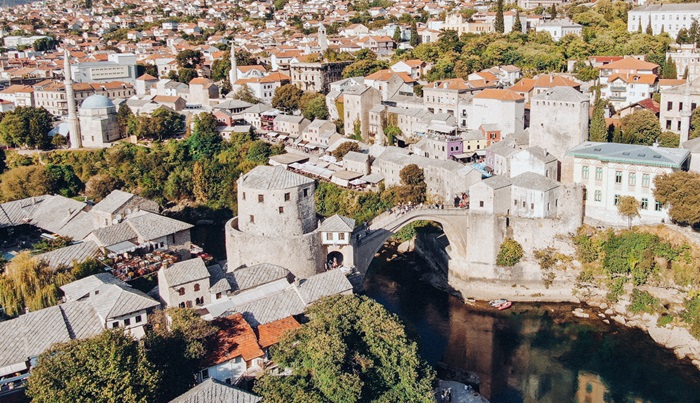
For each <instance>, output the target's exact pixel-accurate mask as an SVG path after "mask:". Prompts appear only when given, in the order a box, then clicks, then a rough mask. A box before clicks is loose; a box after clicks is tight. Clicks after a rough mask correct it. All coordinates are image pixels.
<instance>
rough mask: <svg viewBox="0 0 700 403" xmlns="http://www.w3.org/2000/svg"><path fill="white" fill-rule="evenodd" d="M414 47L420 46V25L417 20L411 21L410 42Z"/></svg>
mask: <svg viewBox="0 0 700 403" xmlns="http://www.w3.org/2000/svg"><path fill="white" fill-rule="evenodd" d="M408 43H409V44H410V45H411V46H413V47H414V48H415V47H416V46H418V26H417V25H416V21H412V22H411V39H410V40H409V42H408Z"/></svg>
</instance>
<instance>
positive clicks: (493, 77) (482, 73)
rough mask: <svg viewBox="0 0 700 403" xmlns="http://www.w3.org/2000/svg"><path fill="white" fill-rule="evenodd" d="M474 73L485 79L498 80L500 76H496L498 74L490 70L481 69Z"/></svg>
mask: <svg viewBox="0 0 700 403" xmlns="http://www.w3.org/2000/svg"><path fill="white" fill-rule="evenodd" d="M474 74H476V75H478V76H480V77H482V78H483V79H484V80H488V81H498V77H496V75H495V74H493V73H491V72H490V71H479V72H477V73H474Z"/></svg>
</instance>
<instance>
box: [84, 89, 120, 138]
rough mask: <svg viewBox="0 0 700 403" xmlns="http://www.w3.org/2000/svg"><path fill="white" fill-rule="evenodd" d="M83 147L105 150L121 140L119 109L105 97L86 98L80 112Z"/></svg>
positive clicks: (93, 96)
mask: <svg viewBox="0 0 700 403" xmlns="http://www.w3.org/2000/svg"><path fill="white" fill-rule="evenodd" d="M78 115H79V119H80V137H81V140H82V145H83V147H87V148H104V147H109V146H111V143H112V142H114V141H116V140H119V138H120V135H119V124H118V123H117V107H116V106H115V105H114V103H113V102H112V100H111V99H109V98H107V97H105V96H104V95H92V96H89V97H88V98H86V99H85V100H84V101H83V103H82V104H81V105H80V109H79V110H78Z"/></svg>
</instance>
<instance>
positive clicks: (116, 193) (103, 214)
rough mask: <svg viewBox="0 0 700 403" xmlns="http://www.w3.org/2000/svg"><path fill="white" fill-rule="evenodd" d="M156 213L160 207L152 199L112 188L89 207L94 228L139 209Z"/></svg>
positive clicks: (115, 221)
mask: <svg viewBox="0 0 700 403" xmlns="http://www.w3.org/2000/svg"><path fill="white" fill-rule="evenodd" d="M142 210H143V211H150V212H151V213H156V214H157V213H158V212H159V211H160V208H159V206H158V203H156V202H154V201H153V200H149V199H146V198H144V197H141V196H137V195H135V194H133V193H128V192H124V191H121V190H113V191H112V193H110V194H109V195H107V197H105V198H104V199H102V200H101V201H100V202H99V203H97V204H95V205H94V206H93V207H92V209H90V215H91V216H92V221H93V226H94V228H102V227H108V226H110V225H112V224H118V223H120V222H121V221H122V220H124V219H126V218H127V217H129V216H130V215H131V214H134V213H137V212H139V211H142Z"/></svg>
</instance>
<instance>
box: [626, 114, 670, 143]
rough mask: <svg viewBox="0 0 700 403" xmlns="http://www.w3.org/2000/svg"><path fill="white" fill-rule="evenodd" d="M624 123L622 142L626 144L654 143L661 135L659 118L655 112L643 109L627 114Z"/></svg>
mask: <svg viewBox="0 0 700 403" xmlns="http://www.w3.org/2000/svg"><path fill="white" fill-rule="evenodd" d="M621 123H622V142H623V143H626V144H643V145H648V146H650V145H652V144H654V142H655V141H656V139H657V138H659V136H660V135H661V126H660V125H659V119H658V118H657V117H656V115H654V112H652V111H649V110H646V109H644V110H641V111H637V112H635V113H632V114H630V115H627V116H625V117H624V118H622V120H621Z"/></svg>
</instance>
